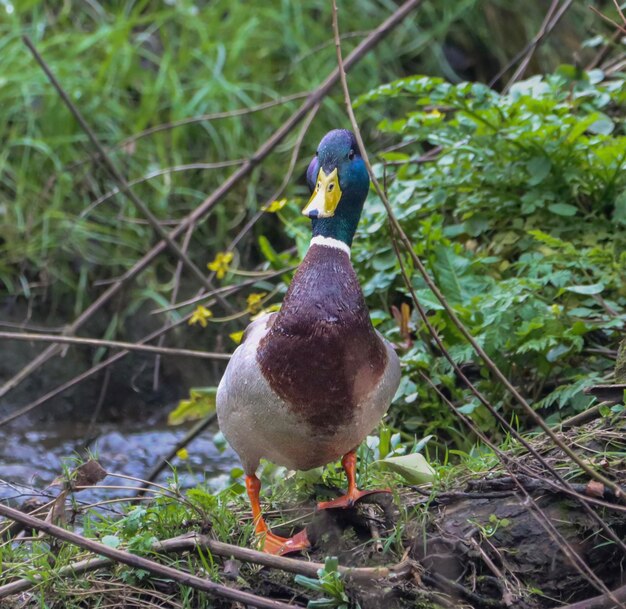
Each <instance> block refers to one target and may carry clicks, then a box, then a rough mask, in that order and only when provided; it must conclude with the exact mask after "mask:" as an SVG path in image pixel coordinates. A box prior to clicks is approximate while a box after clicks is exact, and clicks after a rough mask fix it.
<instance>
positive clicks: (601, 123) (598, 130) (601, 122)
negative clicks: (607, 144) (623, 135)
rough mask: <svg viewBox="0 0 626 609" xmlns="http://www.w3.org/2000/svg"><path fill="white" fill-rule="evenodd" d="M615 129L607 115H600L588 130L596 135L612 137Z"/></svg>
mask: <svg viewBox="0 0 626 609" xmlns="http://www.w3.org/2000/svg"><path fill="white" fill-rule="evenodd" d="M613 129H615V123H614V122H613V121H612V120H611V118H610V117H609V116H607V115H606V114H601V113H600V114H599V115H598V118H597V119H596V120H595V121H594V122H593V123H592V124H591V125H589V127H588V128H587V131H589V133H593V134H594V135H610V134H611V133H613Z"/></svg>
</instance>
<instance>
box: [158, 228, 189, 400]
mask: <svg viewBox="0 0 626 609" xmlns="http://www.w3.org/2000/svg"><path fill="white" fill-rule="evenodd" d="M194 230H195V226H193V225H192V226H190V227H189V228H188V229H187V232H186V233H185V237H184V239H183V250H184V251H185V252H187V250H188V248H189V243H190V242H191V237H192V236H193V232H194ZM182 273H183V265H182V264H181V262H180V260H179V261H178V263H177V264H176V270H175V271H174V287H173V288H172V294H171V296H170V305H173V304H175V303H176V300H177V299H178V290H179V289H180V278H181V275H182ZM166 325H167V323H164V324H163V326H166ZM164 342H165V334H161V336H159V342H158V343H157V346H159V347H162V346H163V343H164ZM160 370H161V356H160V355H157V356H156V357H155V358H154V371H153V372H152V391H157V390H158V389H159V373H160Z"/></svg>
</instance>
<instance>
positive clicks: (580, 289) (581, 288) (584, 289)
mask: <svg viewBox="0 0 626 609" xmlns="http://www.w3.org/2000/svg"><path fill="white" fill-rule="evenodd" d="M565 289H566V290H567V291H568V292H574V293H575V294H586V295H590V294H599V293H600V292H602V290H604V284H603V283H602V282H599V283H592V284H591V285H570V286H568V287H566V288H565Z"/></svg>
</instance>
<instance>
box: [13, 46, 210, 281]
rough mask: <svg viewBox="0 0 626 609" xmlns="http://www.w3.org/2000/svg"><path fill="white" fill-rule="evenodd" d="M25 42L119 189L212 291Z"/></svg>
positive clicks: (199, 271)
mask: <svg viewBox="0 0 626 609" xmlns="http://www.w3.org/2000/svg"><path fill="white" fill-rule="evenodd" d="M22 40H23V41H24V44H25V45H26V46H27V47H28V50H29V51H30V52H31V53H32V54H33V57H34V58H35V61H36V62H37V63H38V64H39V66H40V67H41V69H42V70H43V71H44V73H45V75H46V76H47V77H48V80H49V81H50V82H51V84H52V86H53V87H54V88H55V89H56V91H57V93H58V94H59V96H60V97H61V99H62V100H63V101H64V102H65V105H66V106H67V108H68V110H69V111H70V112H71V113H72V115H73V116H74V118H75V119H76V120H77V121H78V124H79V125H80V127H81V129H82V130H83V131H84V132H85V134H86V135H87V137H88V138H89V141H90V142H91V144H92V146H93V147H94V148H95V149H96V151H97V152H98V155H99V157H98V159H99V160H100V161H101V162H102V164H103V165H104V167H105V168H106V169H107V171H108V172H109V174H110V175H111V177H112V178H113V180H114V181H115V182H117V184H118V188H119V190H120V191H121V192H122V193H123V194H125V195H126V196H127V197H128V198H129V199H130V201H131V203H132V204H133V205H134V206H135V207H136V208H137V209H138V210H139V211H140V212H141V213H142V215H143V216H144V217H145V218H146V219H147V220H148V222H150V225H151V226H152V228H153V229H154V231H155V232H156V233H157V235H159V237H160V238H161V239H163V241H164V242H165V244H166V245H167V247H169V248H170V249H171V250H172V252H173V253H174V254H175V255H176V256H177V257H178V259H179V260H180V261H181V262H182V263H183V264H184V265H185V266H186V267H187V268H188V269H189V270H190V271H191V272H192V273H193V274H194V275H195V276H196V279H198V281H200V283H202V284H203V285H205V286H207V287H208V288H209V289H212V288H213V284H212V283H211V282H210V281H209V280H208V279H207V278H206V277H205V275H204V273H203V272H202V271H201V270H200V269H199V268H198V267H197V266H196V265H195V264H194V263H193V262H192V261H191V260H190V259H189V257H188V256H187V254H185V252H183V250H182V249H180V247H179V246H178V244H177V243H176V242H175V241H174V240H173V238H172V237H171V236H170V235H169V234H168V233H167V231H166V230H165V229H164V228H163V227H162V226H161V224H160V223H159V220H158V219H157V218H156V216H154V214H153V213H152V212H151V211H150V209H148V206H147V205H146V204H145V203H144V202H143V201H142V200H141V199H140V198H139V197H138V196H137V195H136V194H135V192H134V191H133V190H131V188H130V186H129V185H128V182H127V181H126V179H125V178H124V176H123V175H122V174H121V172H120V171H119V170H118V168H117V167H116V166H115V163H114V162H113V161H112V160H111V158H110V157H109V155H108V154H107V152H106V151H105V149H104V147H103V146H102V144H101V143H100V141H99V140H98V138H97V137H96V134H95V133H94V132H93V130H92V129H91V127H90V126H89V125H88V123H87V121H86V120H85V119H84V118H83V115H82V114H81V113H80V110H79V109H78V108H77V106H76V104H74V102H73V101H72V100H71V99H70V98H69V95H68V94H67V93H66V92H65V90H64V89H63V87H62V86H61V83H60V82H59V81H58V80H57V78H56V76H55V75H54V74H53V73H52V70H50V67H49V66H48V64H47V63H46V62H45V61H44V59H43V57H42V56H41V54H40V53H39V51H38V50H37V49H36V48H35V45H34V44H33V42H32V40H31V39H30V38H29V37H28V36H26V35H25V36H23V37H22Z"/></svg>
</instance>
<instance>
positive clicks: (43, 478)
mask: <svg viewBox="0 0 626 609" xmlns="http://www.w3.org/2000/svg"><path fill="white" fill-rule="evenodd" d="M129 427H130V426H127V427H126V428H120V427H116V426H114V425H112V424H108V425H103V426H101V427H100V428H98V429H97V430H96V432H93V430H92V432H91V433H92V436H96V437H95V438H94V439H92V440H91V441H89V442H88V443H87V449H88V451H89V452H90V453H91V454H92V455H93V456H94V457H95V458H97V460H98V461H99V463H100V465H102V467H103V468H104V469H105V470H106V471H107V472H109V473H110V474H123V475H126V476H133V477H136V478H145V477H146V476H147V475H148V472H149V471H151V469H152V468H153V466H154V465H155V464H156V463H157V461H158V460H159V458H160V457H161V455H164V454H166V453H167V452H168V451H169V450H170V449H171V448H172V447H173V446H174V445H175V444H176V443H177V442H178V441H179V440H180V439H182V438H183V437H184V435H185V434H186V433H187V431H188V428H186V427H176V428H170V427H162V426H161V427H159V426H155V427H151V428H150V429H142V426H141V425H140V424H137V426H136V429H132V428H129ZM216 432H217V428H216V427H214V428H210V429H208V430H206V431H205V432H204V433H203V434H202V435H201V436H200V437H199V438H196V439H195V440H194V441H193V442H191V443H190V444H189V445H188V446H187V451H188V455H189V456H188V458H187V459H185V460H184V461H183V460H180V459H178V458H177V459H175V461H174V465H175V466H176V469H177V473H178V480H179V484H180V486H182V487H183V488H188V487H192V486H195V485H197V484H200V483H204V482H206V483H207V484H208V486H209V487H210V488H211V489H213V490H216V491H217V490H220V489H222V488H224V487H225V486H226V485H227V484H229V483H230V482H231V478H230V471H231V469H232V468H233V467H235V466H238V465H239V459H238V457H237V455H236V454H235V453H234V452H233V450H232V449H230V448H226V449H225V450H219V449H218V448H217V447H216V445H215V443H214V442H213V435H214V434H215V433H216ZM87 433H88V429H87V426H86V425H85V426H82V425H77V424H75V423H73V424H71V423H69V422H68V423H67V424H65V425H62V424H61V425H58V424H55V425H54V426H50V428H43V427H42V428H41V429H36V430H35V429H32V428H31V430H29V431H27V432H24V433H8V434H2V440H1V441H0V500H2V499H13V500H14V501H15V502H16V503H17V504H21V503H22V502H24V501H25V500H27V499H29V498H30V497H38V498H40V499H42V500H45V499H46V498H47V497H50V496H55V495H56V494H58V492H59V490H60V489H59V487H58V486H55V487H50V484H51V483H52V482H53V481H54V480H55V478H57V477H58V476H60V475H62V473H63V468H64V463H65V464H67V465H69V467H70V468H71V469H73V468H74V467H75V466H76V464H77V461H76V459H77V458H78V455H79V454H80V455H82V456H83V457H84V456H85V454H86V452H85V450H84V447H85V437H86V434H87ZM168 478H169V479H171V478H172V472H171V470H170V469H169V468H166V469H165V470H164V471H163V472H162V473H161V474H160V475H159V477H158V478H157V479H156V480H155V481H156V482H158V483H161V484H164V483H167V480H168ZM100 485H101V486H106V485H115V486H124V487H133V486H137V483H136V482H133V481H130V480H125V479H122V478H117V477H114V476H111V475H109V476H107V477H106V478H105V479H104V480H102V482H100ZM134 493H135V491H134V490H133V489H131V488H129V489H128V490H125V489H106V488H94V489H93V490H92V489H88V490H84V491H81V492H80V493H77V494H76V498H77V499H80V500H81V502H88V503H90V502H95V501H99V500H102V499H110V498H114V497H128V496H131V495H133V494H134Z"/></svg>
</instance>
